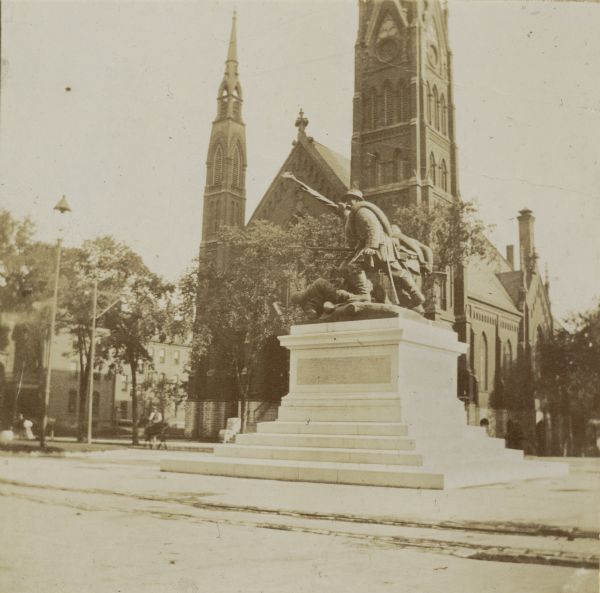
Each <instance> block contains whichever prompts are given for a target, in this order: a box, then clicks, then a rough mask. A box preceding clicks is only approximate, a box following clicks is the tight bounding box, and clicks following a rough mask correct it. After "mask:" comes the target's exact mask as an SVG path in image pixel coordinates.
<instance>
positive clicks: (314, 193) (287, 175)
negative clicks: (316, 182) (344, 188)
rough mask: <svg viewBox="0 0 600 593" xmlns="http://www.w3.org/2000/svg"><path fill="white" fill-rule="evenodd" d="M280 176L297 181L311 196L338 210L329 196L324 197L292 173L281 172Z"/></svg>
mask: <svg viewBox="0 0 600 593" xmlns="http://www.w3.org/2000/svg"><path fill="white" fill-rule="evenodd" d="M281 176H282V177H283V178H284V179H291V180H292V181H294V182H295V183H297V184H298V185H299V186H300V188H301V189H302V190H303V191H305V192H306V193H307V194H310V195H311V196H312V197H313V198H316V199H317V200H319V202H321V203H323V204H325V205H326V206H329V207H330V208H333V209H334V210H335V211H336V212H337V211H339V208H338V206H337V204H336V203H335V202H332V201H331V200H330V199H329V198H326V197H325V196H324V195H323V194H320V193H319V192H318V191H317V190H316V189H313V188H312V187H310V186H309V185H306V183H304V182H303V181H300V180H299V179H298V178H297V177H296V176H295V175H294V174H293V173H290V172H289V171H286V172H285V173H282V174H281Z"/></svg>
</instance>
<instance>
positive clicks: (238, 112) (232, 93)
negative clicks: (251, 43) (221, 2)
mask: <svg viewBox="0 0 600 593" xmlns="http://www.w3.org/2000/svg"><path fill="white" fill-rule="evenodd" d="M236 22H237V16H236V13H235V12H234V13H233V19H232V22H231V36H230V37H229V49H228V51H227V59H226V60H225V74H224V75H223V82H221V86H220V87H219V96H218V97H217V103H218V107H217V119H220V118H224V117H228V118H233V119H236V120H238V121H241V120H242V85H241V84H240V80H239V74H238V59H237V26H236Z"/></svg>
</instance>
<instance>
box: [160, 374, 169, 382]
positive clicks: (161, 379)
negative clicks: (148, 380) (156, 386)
mask: <svg viewBox="0 0 600 593" xmlns="http://www.w3.org/2000/svg"><path fill="white" fill-rule="evenodd" d="M166 379H167V376H166V375H165V373H160V374H159V375H158V381H159V383H164V382H165V381H166Z"/></svg>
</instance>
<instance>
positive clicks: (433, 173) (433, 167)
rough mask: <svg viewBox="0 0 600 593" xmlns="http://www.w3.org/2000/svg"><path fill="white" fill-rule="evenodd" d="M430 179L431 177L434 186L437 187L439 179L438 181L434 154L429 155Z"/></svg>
mask: <svg viewBox="0 0 600 593" xmlns="http://www.w3.org/2000/svg"><path fill="white" fill-rule="evenodd" d="M429 177H430V179H431V181H432V183H433V185H435V184H436V182H437V179H436V164H435V156H434V155H433V152H432V153H431V154H430V155H429Z"/></svg>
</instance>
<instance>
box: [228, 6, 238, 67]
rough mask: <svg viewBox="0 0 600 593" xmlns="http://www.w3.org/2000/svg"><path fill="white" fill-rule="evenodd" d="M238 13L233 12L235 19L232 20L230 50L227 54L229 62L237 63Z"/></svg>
mask: <svg viewBox="0 0 600 593" xmlns="http://www.w3.org/2000/svg"><path fill="white" fill-rule="evenodd" d="M236 22H237V12H236V11H235V10H234V11H233V18H232V19H231V37H230V38H229V50H228V52H227V61H228V62H237V28H236Z"/></svg>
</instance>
